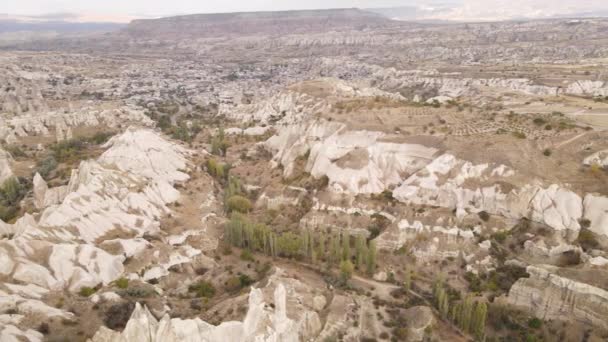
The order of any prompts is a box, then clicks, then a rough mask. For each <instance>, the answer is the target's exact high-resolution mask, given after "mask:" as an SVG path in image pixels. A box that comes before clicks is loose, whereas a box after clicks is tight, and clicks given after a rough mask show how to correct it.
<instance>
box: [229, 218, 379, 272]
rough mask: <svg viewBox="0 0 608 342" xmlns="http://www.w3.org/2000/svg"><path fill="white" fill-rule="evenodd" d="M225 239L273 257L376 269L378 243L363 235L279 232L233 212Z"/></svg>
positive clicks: (363, 269)
mask: <svg viewBox="0 0 608 342" xmlns="http://www.w3.org/2000/svg"><path fill="white" fill-rule="evenodd" d="M225 238H226V241H227V242H229V243H230V244H231V245H232V246H235V247H238V248H244V249H248V250H251V251H255V252H260V253H264V254H266V255H268V256H271V257H285V258H295V259H298V260H303V261H308V262H310V263H312V264H318V263H319V262H326V263H328V265H330V266H339V265H340V264H341V263H342V262H352V263H353V266H355V267H356V268H357V269H358V270H359V271H360V272H366V273H367V274H369V275H373V274H374V273H375V271H376V262H377V249H376V242H375V241H367V239H366V238H365V237H364V236H363V235H356V236H351V235H350V234H348V233H346V232H342V233H327V232H325V231H324V230H314V231H313V230H309V229H302V230H301V231H300V233H299V234H295V233H293V232H284V233H277V232H274V231H273V230H272V229H270V228H268V227H267V226H266V225H264V224H261V223H254V222H252V221H251V220H249V219H248V218H247V217H246V216H245V215H243V214H241V213H237V212H233V213H232V215H231V217H230V221H229V222H228V223H227V224H226V226H225Z"/></svg>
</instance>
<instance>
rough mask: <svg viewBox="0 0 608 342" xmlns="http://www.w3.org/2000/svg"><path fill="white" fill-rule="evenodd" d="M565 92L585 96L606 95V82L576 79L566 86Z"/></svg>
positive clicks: (607, 92)
mask: <svg viewBox="0 0 608 342" xmlns="http://www.w3.org/2000/svg"><path fill="white" fill-rule="evenodd" d="M566 93H568V94H572V95H586V96H608V82H604V81H590V80H578V81H576V82H574V83H571V84H569V85H568V87H567V88H566Z"/></svg>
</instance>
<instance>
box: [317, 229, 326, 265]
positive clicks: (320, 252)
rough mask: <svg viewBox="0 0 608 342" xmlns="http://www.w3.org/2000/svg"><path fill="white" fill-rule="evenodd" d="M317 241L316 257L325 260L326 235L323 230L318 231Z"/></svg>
mask: <svg viewBox="0 0 608 342" xmlns="http://www.w3.org/2000/svg"><path fill="white" fill-rule="evenodd" d="M318 240H319V243H318V244H317V258H318V259H320V260H325V258H326V257H325V252H326V250H325V242H326V240H327V236H326V235H325V232H324V231H320V232H319V239H318Z"/></svg>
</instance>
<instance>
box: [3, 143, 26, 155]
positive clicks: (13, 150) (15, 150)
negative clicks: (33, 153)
mask: <svg viewBox="0 0 608 342" xmlns="http://www.w3.org/2000/svg"><path fill="white" fill-rule="evenodd" d="M4 150H6V152H8V153H10V154H11V156H12V157H13V158H22V157H27V155H26V154H25V152H23V150H22V149H21V148H20V147H19V146H17V145H7V146H5V147H4Z"/></svg>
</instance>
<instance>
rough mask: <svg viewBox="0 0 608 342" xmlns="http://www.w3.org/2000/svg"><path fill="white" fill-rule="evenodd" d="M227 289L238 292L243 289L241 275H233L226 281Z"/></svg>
mask: <svg viewBox="0 0 608 342" xmlns="http://www.w3.org/2000/svg"><path fill="white" fill-rule="evenodd" d="M225 286H226V291H228V292H237V291H239V290H240V289H241V280H240V279H239V277H232V278H230V279H228V280H227V281H226V284H225Z"/></svg>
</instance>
